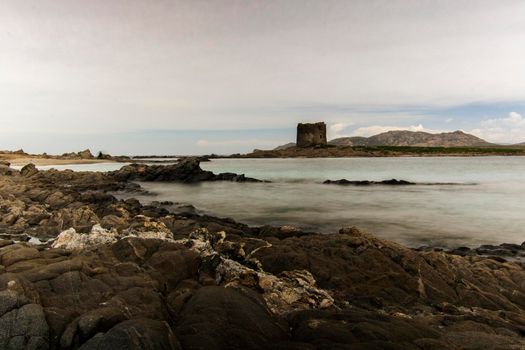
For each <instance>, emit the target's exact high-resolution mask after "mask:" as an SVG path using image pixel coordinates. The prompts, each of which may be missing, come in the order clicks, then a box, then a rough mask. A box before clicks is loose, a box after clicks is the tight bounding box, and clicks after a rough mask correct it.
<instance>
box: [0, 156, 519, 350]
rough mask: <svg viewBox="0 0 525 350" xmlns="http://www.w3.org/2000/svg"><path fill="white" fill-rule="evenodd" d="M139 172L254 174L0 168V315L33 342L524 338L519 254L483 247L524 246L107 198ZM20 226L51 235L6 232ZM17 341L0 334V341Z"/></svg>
mask: <svg viewBox="0 0 525 350" xmlns="http://www.w3.org/2000/svg"><path fill="white" fill-rule="evenodd" d="M136 180H147V181H176V182H183V183H192V182H200V181H233V182H244V181H251V179H248V178H244V177H240V176H239V175H237V174H228V173H226V174H213V173H211V172H207V171H204V170H202V169H201V168H200V166H199V160H198V159H191V158H190V159H184V160H182V161H180V162H178V163H176V164H173V165H169V166H159V165H152V166H147V165H142V164H138V165H135V166H125V167H123V168H122V169H120V170H117V171H113V172H106V173H100V172H70V171H56V170H54V171H46V170H42V171H40V170H38V169H36V167H35V166H34V165H28V166H25V167H24V168H23V169H22V170H20V171H18V170H14V169H12V168H10V167H8V166H5V165H0V211H1V212H0V213H1V214H2V215H0V232H2V233H4V238H6V239H0V297H2V298H3V300H4V301H5V305H8V307H6V308H4V309H2V310H1V312H0V323H2V324H5V325H6V327H9V329H19V330H20V332H19V333H20V334H18V333H17V334H18V335H21V336H23V340H24V341H25V342H27V344H35V343H36V344H41V347H40V348H42V349H48V348H58V347H63V348H78V347H81V348H86V349H89V348H98V347H99V346H101V344H105V343H107V342H117V344H119V346H120V348H129V347H130V346H131V345H130V344H135V343H133V342H134V340H136V339H137V337H139V338H140V339H141V340H142V341H143V342H144V344H142V343H141V344H142V346H145V347H148V348H158V347H159V344H169V345H166V346H165V347H164V348H166V349H194V348H215V347H216V346H215V345H213V344H226V345H225V346H226V348H232V347H233V348H238V349H257V350H259V349H260V350H263V349H269V348H280V349H305V348H306V349H315V348H318V347H320V346H321V347H323V348H344V347H347V346H354V347H359V348H391V349H414V350H415V349H423V350H431V349H449V348H452V349H456V348H487V347H489V348H521V347H525V337H523V335H522V329H525V301H524V300H525V285H524V284H523V283H522V281H523V280H525V269H524V267H525V263H523V262H520V261H511V260H509V259H506V258H504V257H501V256H494V255H493V254H492V255H491V253H494V252H497V251H498V250H501V249H503V248H505V249H508V250H509V251H512V250H513V249H523V247H522V246H518V245H505V246H495V247H494V249H489V248H490V247H485V248H486V249H487V251H488V252H489V253H488V254H487V255H486V256H485V255H478V254H477V252H476V251H474V250H468V249H465V248H461V247H460V248H458V249H457V251H456V252H445V251H440V250H437V249H433V248H427V249H425V248H421V249H419V250H416V249H410V248H407V247H405V246H403V245H401V244H397V243H395V242H392V241H389V240H385V239H380V238H377V237H375V236H374V235H372V234H368V233H366V232H363V231H361V230H359V229H358V228H355V227H346V228H342V229H341V230H339V232H338V233H332V234H317V233H311V232H304V231H301V230H300V229H298V228H296V227H292V226H282V227H272V226H261V227H251V226H247V225H245V224H242V223H239V222H236V221H234V220H232V219H223V218H217V217H212V216H207V215H198V214H192V213H191V212H182V213H178V214H176V213H174V212H173V211H171V210H170V208H171V206H172V205H173V203H171V202H160V203H151V204H149V205H144V204H142V203H140V202H139V201H138V200H136V199H133V198H129V199H126V200H118V199H117V198H115V197H114V196H113V195H111V193H112V192H115V191H124V192H130V193H139V192H140V191H141V190H142V189H141V188H140V186H139V185H137V184H135V183H133V181H136ZM252 180H255V179H252ZM8 235H11V238H9V237H8ZM23 235H33V236H37V237H42V239H43V240H45V238H46V237H47V238H49V239H50V240H48V241H47V242H46V243H45V244H42V245H34V244H30V243H26V242H18V243H16V242H14V241H13V237H22V236H23ZM6 310H7V311H6ZM15 316H16V317H15ZM28 324H29V325H30V326H28V327H26V328H23V327H24V325H28ZM254 339H257V342H256V343H254ZM16 341H18V340H17V338H16V337H15V336H12V335H11V334H6V335H4V334H0V347H7V344H13V343H14V342H16ZM210 342H211V343H210ZM24 344H25V343H24ZM112 344H114V343H112ZM210 344H212V345H210ZM228 344H230V345H231V346H230V345H228ZM223 348H224V347H223Z"/></svg>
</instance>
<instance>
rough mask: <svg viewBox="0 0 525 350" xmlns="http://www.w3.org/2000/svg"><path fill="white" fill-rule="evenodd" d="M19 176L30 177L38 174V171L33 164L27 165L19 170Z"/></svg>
mask: <svg viewBox="0 0 525 350" xmlns="http://www.w3.org/2000/svg"><path fill="white" fill-rule="evenodd" d="M20 174H21V175H22V176H24V177H31V176H34V175H36V174H38V169H37V168H36V166H35V165H34V164H33V163H29V164H26V165H24V167H23V168H22V169H21V170H20Z"/></svg>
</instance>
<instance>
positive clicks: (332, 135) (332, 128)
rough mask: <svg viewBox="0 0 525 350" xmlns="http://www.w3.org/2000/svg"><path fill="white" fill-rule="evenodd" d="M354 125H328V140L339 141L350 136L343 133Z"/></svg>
mask: <svg viewBox="0 0 525 350" xmlns="http://www.w3.org/2000/svg"><path fill="white" fill-rule="evenodd" d="M352 124H353V123H341V122H339V123H334V124H330V125H328V130H327V134H328V139H337V138H339V137H346V136H348V135H347V134H345V133H344V132H343V131H344V130H345V129H347V128H348V127H349V126H350V125H352Z"/></svg>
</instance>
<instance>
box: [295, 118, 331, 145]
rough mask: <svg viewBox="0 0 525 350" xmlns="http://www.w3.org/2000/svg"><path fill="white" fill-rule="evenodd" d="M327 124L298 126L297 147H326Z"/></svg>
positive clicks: (300, 124)
mask: <svg viewBox="0 0 525 350" xmlns="http://www.w3.org/2000/svg"><path fill="white" fill-rule="evenodd" d="M326 142H327V141H326V124H325V123H323V122H320V123H314V124H302V123H299V124H297V147H312V146H317V145H326Z"/></svg>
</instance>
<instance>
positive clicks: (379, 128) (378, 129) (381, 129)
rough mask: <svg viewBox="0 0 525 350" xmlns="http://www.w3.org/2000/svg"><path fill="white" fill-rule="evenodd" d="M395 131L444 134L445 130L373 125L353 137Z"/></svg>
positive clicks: (414, 126)
mask: <svg viewBox="0 0 525 350" xmlns="http://www.w3.org/2000/svg"><path fill="white" fill-rule="evenodd" d="M393 130H408V131H424V132H429V133H440V132H443V130H433V129H427V128H425V127H424V126H423V125H422V124H418V125H410V126H405V127H400V126H384V125H372V126H366V127H361V128H358V129H355V130H354V131H353V132H352V134H351V136H365V137H369V136H373V135H377V134H381V133H383V132H387V131H393Z"/></svg>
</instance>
